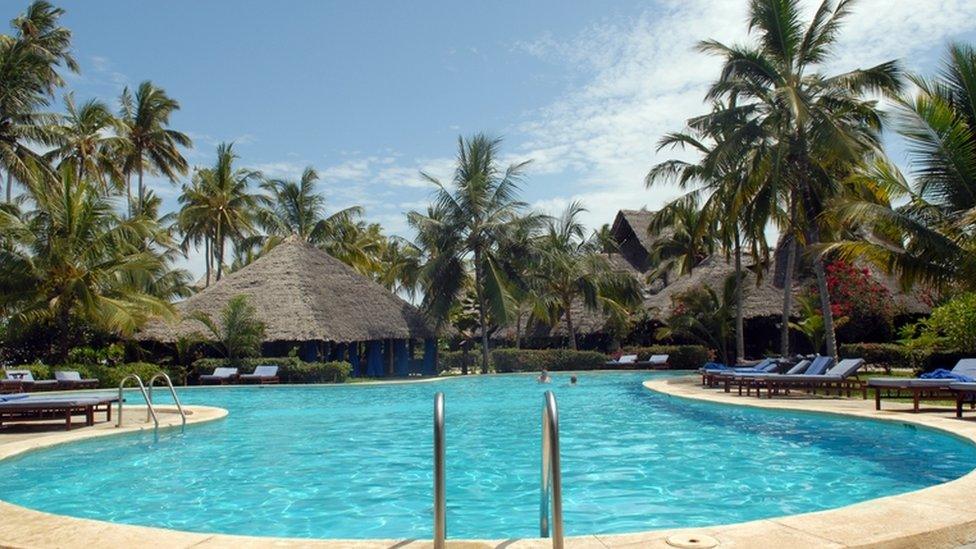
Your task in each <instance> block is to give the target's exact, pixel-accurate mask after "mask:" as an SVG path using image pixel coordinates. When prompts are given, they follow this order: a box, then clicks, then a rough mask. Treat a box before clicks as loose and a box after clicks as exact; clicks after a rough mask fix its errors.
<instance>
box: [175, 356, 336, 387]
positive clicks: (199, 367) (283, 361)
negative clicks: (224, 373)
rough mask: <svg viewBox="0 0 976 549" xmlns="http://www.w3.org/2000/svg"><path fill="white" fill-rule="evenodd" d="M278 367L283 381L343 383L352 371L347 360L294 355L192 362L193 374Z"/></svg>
mask: <svg viewBox="0 0 976 549" xmlns="http://www.w3.org/2000/svg"><path fill="white" fill-rule="evenodd" d="M262 365H271V366H277V367H278V377H279V378H280V379H281V381H282V382H283V383H343V382H345V381H346V380H347V379H349V375H350V374H351V373H352V365H351V364H349V363H348V362H302V361H301V360H299V359H297V358H294V357H285V358H280V357H276V358H245V359H240V360H237V361H234V362H231V361H229V360H227V359H223V358H202V359H200V360H197V361H196V362H194V363H193V376H192V377H194V378H195V377H197V376H199V375H200V374H209V373H211V372H213V370H214V368H220V367H223V366H230V367H234V368H240V369H241V370H243V372H242V373H248V372H250V371H252V370H253V369H254V368H255V367H257V366H262Z"/></svg>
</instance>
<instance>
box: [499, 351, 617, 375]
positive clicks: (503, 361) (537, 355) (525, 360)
mask: <svg viewBox="0 0 976 549" xmlns="http://www.w3.org/2000/svg"><path fill="white" fill-rule="evenodd" d="M491 361H492V363H493V364H494V365H495V371H496V372H498V373H507V372H539V371H542V370H549V371H552V372H558V371H566V370H599V369H601V368H603V367H604V365H605V364H606V362H607V356H606V355H604V354H603V353H598V352H596V351H571V350H568V349H541V350H534V349H496V350H494V351H492V352H491Z"/></svg>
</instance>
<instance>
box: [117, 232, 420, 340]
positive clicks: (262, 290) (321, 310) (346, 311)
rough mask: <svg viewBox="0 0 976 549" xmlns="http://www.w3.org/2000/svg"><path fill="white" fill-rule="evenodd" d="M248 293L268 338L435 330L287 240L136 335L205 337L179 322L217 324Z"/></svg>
mask: <svg viewBox="0 0 976 549" xmlns="http://www.w3.org/2000/svg"><path fill="white" fill-rule="evenodd" d="M241 294H243V295H247V296H248V301H249V302H250V304H252V305H253V306H254V307H255V309H256V310H257V316H258V318H259V319H260V320H261V321H262V322H264V324H265V330H266V334H265V340H266V341H331V342H335V343H342V342H353V341H369V340H378V339H407V338H423V337H430V336H431V335H433V333H434V332H433V329H432V328H431V326H430V324H429V323H427V321H426V320H425V319H424V317H423V315H422V313H421V312H420V311H419V310H417V308H416V307H414V306H413V305H410V304H409V303H407V302H406V301H404V300H403V299H400V298H399V297H397V296H396V295H394V294H393V293H391V292H389V291H387V290H386V288H383V287H382V286H380V285H379V284H376V283H375V282H373V281H372V280H370V279H368V278H366V277H364V276H363V275H361V274H359V273H358V272H356V271H355V270H353V269H352V268H351V267H349V266H348V265H346V264H345V263H343V262H341V261H339V260H338V259H335V258H334V257H332V256H330V255H329V254H327V253H325V252H323V251H322V250H320V249H318V248H316V247H314V246H312V245H310V244H307V243H305V242H304V241H302V240H301V239H299V238H297V237H289V238H288V239H286V240H285V241H284V242H282V243H281V244H279V245H278V246H276V247H275V248H273V249H272V250H271V251H269V252H268V253H267V254H266V255H264V256H262V257H260V258H259V259H257V260H256V261H254V263H251V264H250V265H248V266H246V267H244V268H243V269H241V270H239V271H236V272H234V273H231V274H229V275H227V276H225V277H223V278H222V279H221V280H220V281H219V282H217V283H215V284H211V285H210V287H209V288H207V289H205V290H203V291H201V292H200V293H198V294H196V295H194V296H192V297H190V298H189V299H187V300H185V301H182V302H180V303H177V304H176V308H177V310H178V312H179V313H180V316H181V317H184V318H183V320H181V321H178V322H175V323H167V322H165V321H162V320H155V321H152V322H150V323H149V324H147V325H146V327H145V328H143V329H142V330H141V331H140V332H138V333H137V334H136V338H137V339H140V340H145V341H160V342H172V341H175V340H176V339H177V338H178V337H180V336H188V335H190V334H192V333H194V332H198V333H201V332H203V325H202V324H200V322H198V321H195V320H188V319H186V318H185V317H186V316H187V315H189V314H190V313H192V312H194V311H202V312H204V313H207V314H209V315H210V317H211V318H213V319H214V320H215V321H216V320H218V319H219V316H220V312H221V310H222V309H223V308H224V306H225V305H226V304H227V302H228V301H230V299H231V298H233V297H234V296H237V295H241Z"/></svg>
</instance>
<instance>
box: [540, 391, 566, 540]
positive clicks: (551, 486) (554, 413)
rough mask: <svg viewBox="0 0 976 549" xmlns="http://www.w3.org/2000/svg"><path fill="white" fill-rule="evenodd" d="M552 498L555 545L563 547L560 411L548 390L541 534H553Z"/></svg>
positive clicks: (543, 456) (543, 415)
mask: <svg viewBox="0 0 976 549" xmlns="http://www.w3.org/2000/svg"><path fill="white" fill-rule="evenodd" d="M550 498H552V517H551V523H552V546H553V547H554V548H556V549H562V547H563V486H562V472H561V469H560V464H559V412H558V410H557V408H556V395H555V394H553V392H552V391H546V394H545V397H544V405H543V407H542V498H541V499H540V501H539V535H540V536H541V537H544V538H548V537H549V525H550V514H549V499H550Z"/></svg>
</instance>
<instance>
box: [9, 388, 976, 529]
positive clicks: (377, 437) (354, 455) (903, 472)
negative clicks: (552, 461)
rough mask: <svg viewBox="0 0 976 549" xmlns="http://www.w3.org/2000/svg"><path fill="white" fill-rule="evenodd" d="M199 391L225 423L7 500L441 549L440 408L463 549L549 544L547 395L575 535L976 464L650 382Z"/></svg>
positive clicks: (946, 452) (945, 444) (956, 446)
mask: <svg viewBox="0 0 976 549" xmlns="http://www.w3.org/2000/svg"><path fill="white" fill-rule="evenodd" d="M580 375H581V385H580V386H577V387H568V386H567V380H568V375H561V374H557V376H556V379H555V382H554V383H553V384H552V385H551V386H540V385H538V384H536V383H534V382H533V380H532V379H531V378H530V377H528V376H519V375H511V376H492V377H478V376H472V377H467V378H461V379H451V380H446V381H442V382H437V383H421V384H407V385H375V386H336V387H300V386H296V387H260V388H259V387H246V388H231V389H227V388H214V389H192V390H185V391H183V392H182V394H181V398H183V399H184V401H185V402H186V403H188V404H208V405H215V406H220V407H223V408H226V409H228V410H229V411H230V416H229V417H228V418H227V419H226V420H225V421H220V422H215V423H209V424H203V425H199V426H195V427H193V428H190V429H187V431H186V434H185V435H180V434H178V433H177V432H174V431H171V432H163V433H161V434H160V437H159V440H158V441H154V439H153V437H152V435H151V434H147V433H144V434H133V435H123V436H119V437H112V438H109V439H101V440H91V441H86V442H79V443H74V444H69V445H64V446H59V447H54V448H50V449H47V450H42V451H38V452H33V453H29V454H25V455H22V456H20V457H17V458H13V459H10V460H5V461H2V462H0V494H2V496H0V497H2V498H3V499H4V500H7V501H10V502H12V503H16V504H20V505H23V506H26V507H30V508H34V509H39V510H43V511H49V512H54V513H60V514H65V515H71V516H78V517H86V518H95V519H101V520H110V521H115V522H120V523H129V524H141V525H151V526H162V527H166V528H175V529H180V530H190V531H202V532H222V533H235V534H249V535H265V536H292V537H317V538H405V537H412V538H430V536H431V522H432V519H431V516H432V499H431V476H432V471H431V452H432V441H431V409H432V397H433V394H434V393H435V392H436V391H443V392H444V393H445V395H446V400H447V448H448V449H447V466H448V469H447V477H448V492H447V494H448V500H447V503H448V535H449V536H450V537H451V538H455V539H457V538H508V537H531V536H536V535H538V498H539V455H540V450H539V444H540V428H541V426H540V415H541V411H540V410H541V405H542V394H543V392H544V391H545V390H546V389H549V388H551V389H553V390H555V392H556V394H557V399H558V400H559V407H560V423H561V429H562V433H561V437H562V450H563V460H562V462H563V486H564V518H565V522H566V528H567V534H568V535H577V534H593V533H619V532H632V531H639V530H648V529H655V528H665V527H674V526H699V525H707V524H719V523H730V522H740V521H745V520H751V519H757V518H762V517H769V516H777V515H784V514H794V513H800V512H806V511H814V510H819V509H826V508H832V507H838V506H842V505H846V504H850V503H854V502H858V501H863V500H866V499H872V498H876V497H880V496H885V495H891V494H895V493H900V492H905V491H909V490H914V489H917V488H922V487H925V486H929V485H932V484H936V483H940V482H945V481H948V480H951V479H953V478H956V477H959V476H961V475H963V474H964V473H966V472H968V471H969V470H971V469H972V468H973V466H974V464H976V447H974V446H973V445H971V444H970V443H968V442H965V441H963V440H961V439H959V438H956V437H953V436H951V435H947V434H943V433H939V432H935V431H931V430H928V429H923V428H917V427H910V426H905V425H901V424H897V423H883V422H877V421H866V420H857V419H847V418H838V417H830V416H823V415H815V414H801V413H791V412H772V411H767V410H758V409H750V408H743V407H731V406H722V405H715V404H708V403H697V402H689V401H686V400H680V399H675V398H670V397H667V396H663V395H658V394H656V393H653V392H650V391H648V390H646V389H644V388H643V387H642V386H641V381H642V380H644V379H647V378H649V377H653V376H657V375H667V374H649V373H583V374H580Z"/></svg>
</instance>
